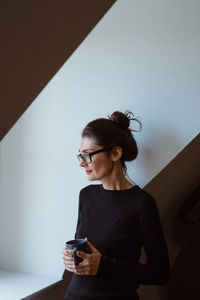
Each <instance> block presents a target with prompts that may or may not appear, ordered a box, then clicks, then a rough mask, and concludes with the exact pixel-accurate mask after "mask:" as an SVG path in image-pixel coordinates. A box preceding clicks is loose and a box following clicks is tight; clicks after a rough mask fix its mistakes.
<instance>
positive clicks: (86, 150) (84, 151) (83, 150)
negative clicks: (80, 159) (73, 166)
mask: <svg viewBox="0 0 200 300" xmlns="http://www.w3.org/2000/svg"><path fill="white" fill-rule="evenodd" d="M87 150H93V149H85V150H83V151H82V152H85V151H87ZM78 151H79V152H81V151H80V150H78Z"/></svg>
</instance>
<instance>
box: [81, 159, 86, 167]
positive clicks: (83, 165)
mask: <svg viewBox="0 0 200 300" xmlns="http://www.w3.org/2000/svg"><path fill="white" fill-rule="evenodd" d="M86 165H87V163H86V162H85V161H84V160H83V159H82V160H81V163H80V167H85V166H86Z"/></svg>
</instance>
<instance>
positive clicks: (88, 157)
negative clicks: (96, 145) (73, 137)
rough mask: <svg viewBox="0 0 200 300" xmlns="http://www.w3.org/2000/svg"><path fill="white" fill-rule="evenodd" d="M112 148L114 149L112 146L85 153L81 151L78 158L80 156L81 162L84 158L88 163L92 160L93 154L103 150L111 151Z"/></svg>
mask: <svg viewBox="0 0 200 300" xmlns="http://www.w3.org/2000/svg"><path fill="white" fill-rule="evenodd" d="M111 149H112V147H111V148H103V149H99V150H97V151H94V152H91V153H84V154H81V153H80V154H78V155H77V158H78V160H79V162H81V161H82V159H83V160H84V162H85V163H86V164H87V163H90V162H91V161H92V155H94V154H97V153H100V152H103V151H110V150H111Z"/></svg>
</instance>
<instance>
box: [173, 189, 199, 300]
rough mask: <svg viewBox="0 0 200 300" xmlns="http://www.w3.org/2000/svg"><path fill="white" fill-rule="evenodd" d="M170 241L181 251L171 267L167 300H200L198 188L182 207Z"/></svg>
mask: <svg viewBox="0 0 200 300" xmlns="http://www.w3.org/2000/svg"><path fill="white" fill-rule="evenodd" d="M173 237H174V240H175V241H176V242H177V243H178V244H180V245H181V246H182V248H181V250H180V252H179V254H178V255H177V257H176V259H175V263H174V265H173V266H172V270H171V278H170V281H169V299H170V300H177V299H181V300H186V299H187V300H188V299H190V300H196V299H200V285H199V279H200V186H198V188H197V189H195V190H194V191H193V192H192V194H191V195H190V196H189V197H188V198H187V199H186V200H185V201H184V202H183V203H182V205H181V207H180V210H179V213H178V216H177V219H176V220H175V222H174V226H173Z"/></svg>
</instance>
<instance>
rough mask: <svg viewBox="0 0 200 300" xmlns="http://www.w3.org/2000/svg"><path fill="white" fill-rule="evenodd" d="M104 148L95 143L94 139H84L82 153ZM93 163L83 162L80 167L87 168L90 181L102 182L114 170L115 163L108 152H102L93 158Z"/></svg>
mask: <svg viewBox="0 0 200 300" xmlns="http://www.w3.org/2000/svg"><path fill="white" fill-rule="evenodd" d="M102 148H104V147H103V146H99V145H97V144H96V143H95V140H94V139H92V138H88V137H84V138H82V141H81V145H80V153H82V154H84V153H91V152H94V151H97V150H100V149H102ZM91 158H92V161H91V162H89V163H85V162H84V160H82V161H81V163H80V166H81V167H84V168H85V171H91V172H86V175H87V178H88V180H91V181H92V180H102V179H104V178H106V177H107V176H109V175H110V173H111V171H112V169H113V164H114V163H113V161H112V160H111V158H110V157H109V155H108V152H104V151H103V152H100V153H97V154H94V155H92V156H91Z"/></svg>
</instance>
